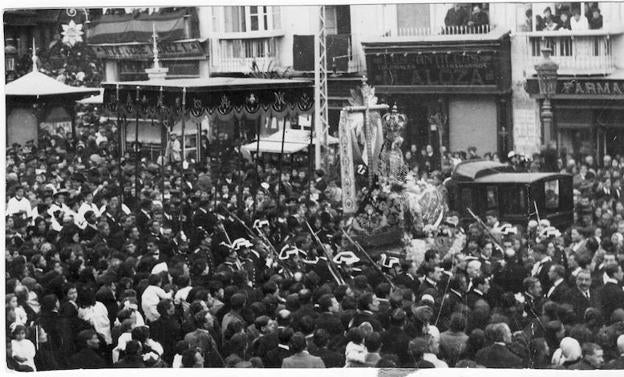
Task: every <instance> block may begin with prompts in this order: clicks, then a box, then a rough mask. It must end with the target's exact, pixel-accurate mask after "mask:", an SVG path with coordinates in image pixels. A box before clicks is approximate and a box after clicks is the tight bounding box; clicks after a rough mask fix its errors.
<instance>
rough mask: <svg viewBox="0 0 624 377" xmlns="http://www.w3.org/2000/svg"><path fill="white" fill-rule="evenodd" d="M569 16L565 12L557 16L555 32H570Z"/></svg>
mask: <svg viewBox="0 0 624 377" xmlns="http://www.w3.org/2000/svg"><path fill="white" fill-rule="evenodd" d="M571 28H572V27H571V26H570V15H569V14H568V13H567V12H563V13H561V14H560V15H559V27H558V29H557V30H571Z"/></svg>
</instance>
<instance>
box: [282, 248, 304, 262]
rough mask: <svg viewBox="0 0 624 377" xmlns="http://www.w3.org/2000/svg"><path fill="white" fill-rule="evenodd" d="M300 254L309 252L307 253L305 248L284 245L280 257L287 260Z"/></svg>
mask: <svg viewBox="0 0 624 377" xmlns="http://www.w3.org/2000/svg"><path fill="white" fill-rule="evenodd" d="M299 254H303V255H306V254H307V253H305V252H304V251H303V250H300V249H299V248H297V247H295V246H292V245H285V246H284V247H282V250H280V253H279V256H278V258H279V259H280V260H286V259H290V258H292V257H294V256H297V255H299Z"/></svg>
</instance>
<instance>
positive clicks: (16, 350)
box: [11, 325, 37, 371]
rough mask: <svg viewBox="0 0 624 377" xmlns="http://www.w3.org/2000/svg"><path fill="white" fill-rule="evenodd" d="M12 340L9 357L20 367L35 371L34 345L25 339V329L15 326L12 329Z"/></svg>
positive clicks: (21, 326)
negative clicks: (23, 366)
mask: <svg viewBox="0 0 624 377" xmlns="http://www.w3.org/2000/svg"><path fill="white" fill-rule="evenodd" d="M13 338H14V339H13V340H11V356H12V357H13V359H14V360H15V361H16V362H17V363H18V364H20V365H25V366H28V367H30V368H32V370H33V371H37V367H35V354H36V353H37V351H36V349H35V345H34V344H33V343H32V342H31V341H30V340H28V339H26V327H25V326H23V325H16V326H15V328H14V329H13Z"/></svg>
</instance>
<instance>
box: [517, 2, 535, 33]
mask: <svg viewBox="0 0 624 377" xmlns="http://www.w3.org/2000/svg"><path fill="white" fill-rule="evenodd" d="M538 17H539V16H538ZM519 31H521V32H530V31H533V10H532V9H531V8H529V9H527V10H526V12H524V22H523V23H522V25H520V27H519Z"/></svg>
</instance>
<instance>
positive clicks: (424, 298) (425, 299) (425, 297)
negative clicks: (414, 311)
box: [420, 294, 435, 304]
mask: <svg viewBox="0 0 624 377" xmlns="http://www.w3.org/2000/svg"><path fill="white" fill-rule="evenodd" d="M420 300H421V301H423V302H429V303H431V304H435V299H434V298H433V296H431V295H429V294H424V295H422V297H421V298H420Z"/></svg>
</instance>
